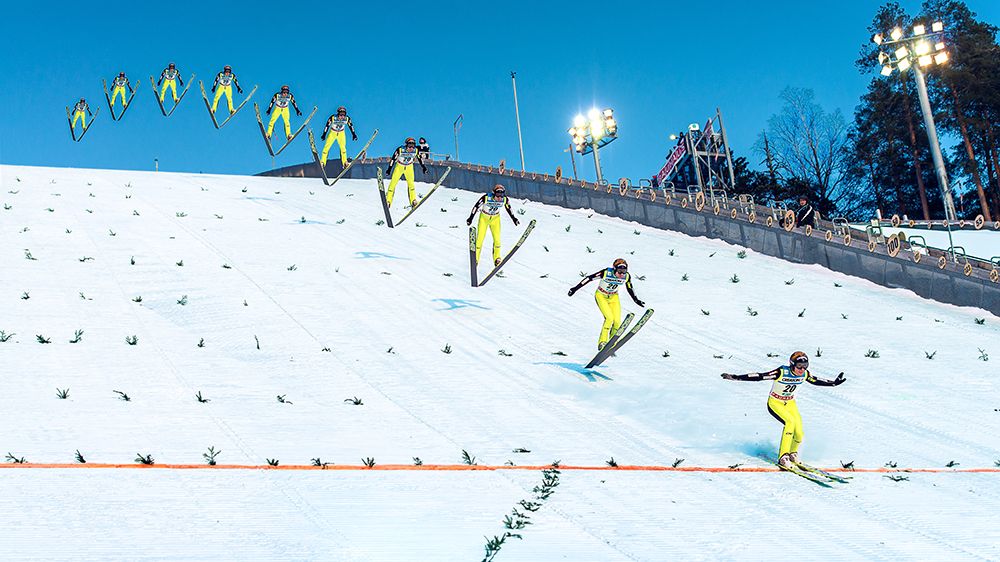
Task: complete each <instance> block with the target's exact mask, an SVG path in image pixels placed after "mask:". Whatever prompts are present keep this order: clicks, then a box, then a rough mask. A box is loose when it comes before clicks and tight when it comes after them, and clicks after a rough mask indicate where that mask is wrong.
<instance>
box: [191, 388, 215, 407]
mask: <svg viewBox="0 0 1000 562" xmlns="http://www.w3.org/2000/svg"><path fill="white" fill-rule="evenodd" d="M194 398H195V400H197V401H198V402H200V403H202V404H207V403H209V402H211V400H210V399H208V398H205V397H204V396H202V395H201V391H200V390H199V391H198V393H197V394H195V395H194Z"/></svg>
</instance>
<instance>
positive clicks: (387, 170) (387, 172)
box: [385, 166, 392, 176]
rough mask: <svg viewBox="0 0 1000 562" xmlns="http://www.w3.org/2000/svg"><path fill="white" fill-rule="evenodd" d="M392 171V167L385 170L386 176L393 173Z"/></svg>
mask: <svg viewBox="0 0 1000 562" xmlns="http://www.w3.org/2000/svg"><path fill="white" fill-rule="evenodd" d="M390 170H392V166H389V167H388V168H386V169H385V175H387V176H388V175H389V174H390V173H391V172H390Z"/></svg>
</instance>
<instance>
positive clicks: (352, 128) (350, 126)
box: [347, 116, 358, 141]
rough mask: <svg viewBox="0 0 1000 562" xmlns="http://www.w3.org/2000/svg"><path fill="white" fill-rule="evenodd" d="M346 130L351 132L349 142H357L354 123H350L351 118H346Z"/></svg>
mask: <svg viewBox="0 0 1000 562" xmlns="http://www.w3.org/2000/svg"><path fill="white" fill-rule="evenodd" d="M347 128H348V129H350V130H351V140H352V141H357V140H358V134H357V133H355V132H354V121H351V117H350V116H348V117H347Z"/></svg>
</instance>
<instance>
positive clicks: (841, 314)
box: [840, 312, 847, 320]
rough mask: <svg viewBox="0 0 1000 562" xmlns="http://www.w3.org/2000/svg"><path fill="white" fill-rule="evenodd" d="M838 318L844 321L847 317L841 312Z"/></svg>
mask: <svg viewBox="0 0 1000 562" xmlns="http://www.w3.org/2000/svg"><path fill="white" fill-rule="evenodd" d="M840 317H841V318H843V319H844V320H847V315H846V314H844V313H843V312H841V313H840Z"/></svg>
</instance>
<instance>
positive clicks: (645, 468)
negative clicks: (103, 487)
mask: <svg viewBox="0 0 1000 562" xmlns="http://www.w3.org/2000/svg"><path fill="white" fill-rule="evenodd" d="M2 468H69V469H80V468H84V469H86V468H90V469H95V468H136V469H142V470H399V471H417V472H419V471H460V472H465V471H477V470H486V471H492V470H544V469H547V468H552V466H551V465H531V466H527V465H526V466H509V465H500V466H490V465H465V464H425V465H420V466H417V465H412V464H376V465H375V466H373V467H371V468H369V467H367V466H364V465H346V464H339V465H338V464H328V465H326V466H313V465H303V464H288V465H279V466H270V465H250V464H219V465H215V466H210V465H207V464H152V465H145V464H109V463H23V464H19V463H6V464H0V469H2ZM558 468H559V470H580V471H585V470H592V471H604V472H779V471H780V469H778V468H777V467H773V466H740V467H736V468H729V467H726V466H722V467H719V466H677V467H674V466H656V465H652V466H650V465H619V466H574V465H559V467H558ZM824 470H826V471H827V472H860V473H884V474H895V473H901V472H902V473H910V472H920V473H952V472H957V473H970V472H985V473H1000V468H855V469H845V468H827V469H824Z"/></svg>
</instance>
